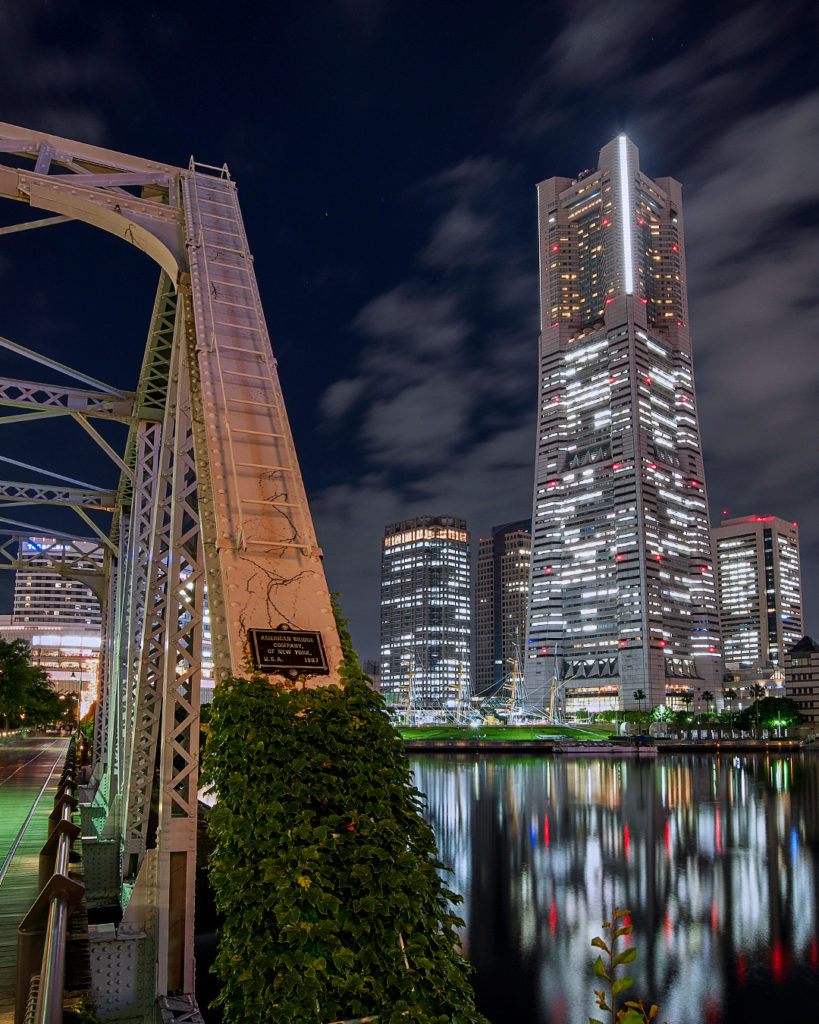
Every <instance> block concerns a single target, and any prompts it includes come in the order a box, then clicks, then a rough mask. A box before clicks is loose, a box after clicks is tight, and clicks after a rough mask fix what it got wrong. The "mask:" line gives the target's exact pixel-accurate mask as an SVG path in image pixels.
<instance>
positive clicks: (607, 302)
mask: <svg viewBox="0 0 819 1024" xmlns="http://www.w3.org/2000/svg"><path fill="white" fill-rule="evenodd" d="M616 298H617V296H616V295H612V297H611V298H610V299H606V305H607V306H608V304H609V303H610V302H614V300H615V299H616Z"/></svg>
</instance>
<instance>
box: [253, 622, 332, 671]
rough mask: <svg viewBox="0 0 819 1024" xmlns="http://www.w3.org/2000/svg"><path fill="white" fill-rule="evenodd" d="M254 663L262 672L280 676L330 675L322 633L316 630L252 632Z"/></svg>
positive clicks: (281, 628) (280, 628) (285, 628)
mask: <svg viewBox="0 0 819 1024" xmlns="http://www.w3.org/2000/svg"><path fill="white" fill-rule="evenodd" d="M247 632H248V636H249V637H250V645H251V651H252V654H253V664H254V666H255V667H256V669H257V670H258V671H259V672H276V673H278V674H279V675H283V676H291V677H295V676H297V675H302V674H303V675H310V676H326V675H329V674H330V666H329V665H328V664H327V655H326V654H325V653H324V644H323V643H322V640H321V633H319V632H318V631H317V630H312V629H289V628H288V627H286V626H279V627H278V629H248V631H247Z"/></svg>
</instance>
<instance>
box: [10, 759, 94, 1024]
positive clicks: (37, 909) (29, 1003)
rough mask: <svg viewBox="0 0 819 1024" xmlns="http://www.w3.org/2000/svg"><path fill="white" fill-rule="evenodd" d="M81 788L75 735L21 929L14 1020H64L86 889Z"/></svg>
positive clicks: (42, 1023) (18, 1023)
mask: <svg viewBox="0 0 819 1024" xmlns="http://www.w3.org/2000/svg"><path fill="white" fill-rule="evenodd" d="M76 789H77V745H76V740H74V739H72V740H71V742H70V744H69V747H68V754H67V756H66V760H65V766H64V768H63V771H62V775H61V776H60V784H59V786H58V787H57V793H56V795H55V797H54V810H53V811H52V812H51V814H50V815H49V819H48V839H47V840H46V843H45V846H43V849H42V850H41V852H40V866H39V884H40V893H39V895H38V896H37V898H36V899H35V901H34V903H33V905H32V907H31V910H29V912H28V913H27V914H26V916H25V917H24V918H23V921H22V922H21V924H20V927H19V928H18V929H17V986H16V989H15V1007H14V1024H24V1022H25V1024H60V1022H61V1021H62V1016H63V993H64V989H65V950H66V941H67V931H68V921H69V918H70V917H71V914H72V912H73V911H74V908H75V907H76V906H77V904H78V903H79V902H80V900H81V899H82V896H83V893H84V892H85V886H83V885H81V884H80V883H79V882H77V881H76V880H75V879H73V878H70V877H69V874H68V872H69V863H70V859H71V847H72V845H73V843H74V840H75V839H76V838H77V836H78V835H79V833H80V828H79V826H78V825H75V824H74V823H73V822H72V820H71V816H72V813H73V812H74V810H76V807H77V798H76V797H75V796H74V793H75V792H76Z"/></svg>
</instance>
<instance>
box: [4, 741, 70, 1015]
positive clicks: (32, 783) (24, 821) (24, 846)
mask: <svg viewBox="0 0 819 1024" xmlns="http://www.w3.org/2000/svg"><path fill="white" fill-rule="evenodd" d="M68 742H69V741H68V738H66V737H50V736H43V737H40V736H37V737H28V736H21V735H18V736H10V737H5V738H3V739H0V1024H11V1021H13V1020H14V985H15V970H16V959H17V928H18V925H19V924H20V922H21V921H22V919H23V917H25V915H26V913H27V912H28V910H29V908H30V907H31V905H32V903H33V902H34V898H35V897H36V896H37V891H38V890H37V880H38V865H39V858H40V850H41V849H42V846H43V844H44V843H45V841H46V838H47V836H48V816H49V814H50V813H51V810H52V808H53V806H54V794H55V793H56V791H57V785H58V783H59V779H60V772H61V770H62V766H63V764H64V763H65V754H66V749H67V747H68Z"/></svg>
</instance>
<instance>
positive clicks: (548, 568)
mask: <svg viewBox="0 0 819 1024" xmlns="http://www.w3.org/2000/svg"><path fill="white" fill-rule="evenodd" d="M543 571H544V572H545V573H546V575H547V576H551V575H552V567H551V565H547V566H546V568H545V569H544V570H543Z"/></svg>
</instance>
